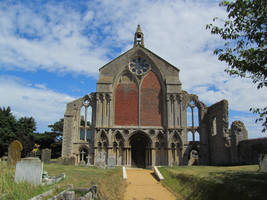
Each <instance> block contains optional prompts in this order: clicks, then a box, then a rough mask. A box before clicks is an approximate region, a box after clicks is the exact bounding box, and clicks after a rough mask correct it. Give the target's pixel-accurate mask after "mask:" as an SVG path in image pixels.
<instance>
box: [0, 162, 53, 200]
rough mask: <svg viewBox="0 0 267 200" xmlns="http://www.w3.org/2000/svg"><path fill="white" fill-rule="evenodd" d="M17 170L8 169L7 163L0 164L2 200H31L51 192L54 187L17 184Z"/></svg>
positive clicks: (0, 197) (0, 195) (0, 192)
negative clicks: (15, 178)
mask: <svg viewBox="0 0 267 200" xmlns="http://www.w3.org/2000/svg"><path fill="white" fill-rule="evenodd" d="M14 176H15V168H13V167H8V165H7V162H4V161H2V162H0V199H7V200H16V199H21V200H23V199H29V198H31V197H33V196H36V195H38V194H41V193H43V192H45V191H47V190H49V189H50V188H51V187H52V186H43V187H42V186H37V187H34V186H32V185H30V184H28V183H26V182H21V183H15V182H14Z"/></svg>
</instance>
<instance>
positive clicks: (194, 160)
mask: <svg viewBox="0 0 267 200" xmlns="http://www.w3.org/2000/svg"><path fill="white" fill-rule="evenodd" d="M188 165H189V166H191V165H198V152H197V151H196V150H192V151H191V153H190V159H189V161H188Z"/></svg>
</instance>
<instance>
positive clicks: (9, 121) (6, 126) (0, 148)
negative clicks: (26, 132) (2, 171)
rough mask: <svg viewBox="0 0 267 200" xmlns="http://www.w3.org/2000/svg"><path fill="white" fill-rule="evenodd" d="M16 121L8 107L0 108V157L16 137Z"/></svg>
mask: <svg viewBox="0 0 267 200" xmlns="http://www.w3.org/2000/svg"><path fill="white" fill-rule="evenodd" d="M16 123H17V122H16V119H15V117H14V116H13V115H12V113H11V109H10V107H7V108H4V107H3V108H0V157H1V156H3V155H4V152H7V149H8V145H9V144H10V143H11V141H13V140H14V139H16V134H15V133H16V128H15V127H16Z"/></svg>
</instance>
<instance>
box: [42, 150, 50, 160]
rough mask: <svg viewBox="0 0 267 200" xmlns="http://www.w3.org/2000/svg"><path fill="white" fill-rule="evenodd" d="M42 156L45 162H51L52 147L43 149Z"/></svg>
mask: <svg viewBox="0 0 267 200" xmlns="http://www.w3.org/2000/svg"><path fill="white" fill-rule="evenodd" d="M41 158H42V161H43V162H44V163H49V162H50V159H51V149H42V154H41Z"/></svg>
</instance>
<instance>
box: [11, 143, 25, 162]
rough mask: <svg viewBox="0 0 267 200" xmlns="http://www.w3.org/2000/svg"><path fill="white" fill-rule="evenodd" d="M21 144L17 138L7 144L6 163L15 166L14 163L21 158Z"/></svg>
mask: <svg viewBox="0 0 267 200" xmlns="http://www.w3.org/2000/svg"><path fill="white" fill-rule="evenodd" d="M22 150H23V147H22V144H21V143H20V141H18V140H14V141H13V142H11V144H10V145H9V146H8V165H9V166H16V163H17V162H18V161H20V159H21V151H22Z"/></svg>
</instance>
